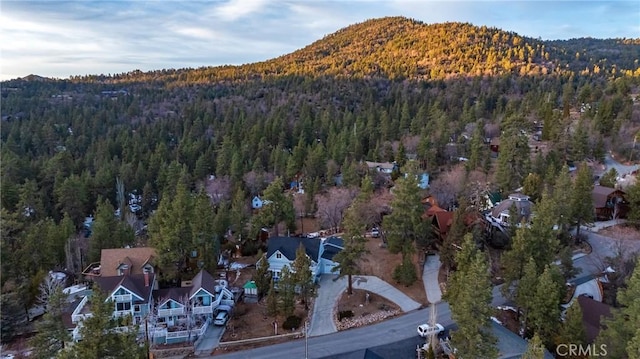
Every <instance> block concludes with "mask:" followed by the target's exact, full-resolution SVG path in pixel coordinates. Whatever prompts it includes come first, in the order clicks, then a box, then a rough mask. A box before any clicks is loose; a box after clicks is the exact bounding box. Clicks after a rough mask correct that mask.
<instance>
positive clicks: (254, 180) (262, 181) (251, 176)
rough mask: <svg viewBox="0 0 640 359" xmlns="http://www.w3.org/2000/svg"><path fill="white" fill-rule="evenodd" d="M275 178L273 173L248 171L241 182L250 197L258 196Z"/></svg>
mask: <svg viewBox="0 0 640 359" xmlns="http://www.w3.org/2000/svg"><path fill="white" fill-rule="evenodd" d="M275 178H276V176H275V175H274V174H273V173H270V172H264V171H262V172H256V171H250V172H247V173H245V174H244V176H242V180H243V181H244V184H245V186H247V189H248V190H249V194H251V196H255V195H258V194H260V193H261V192H262V191H263V190H264V189H265V188H267V186H268V185H269V183H271V182H273V180H274V179H275Z"/></svg>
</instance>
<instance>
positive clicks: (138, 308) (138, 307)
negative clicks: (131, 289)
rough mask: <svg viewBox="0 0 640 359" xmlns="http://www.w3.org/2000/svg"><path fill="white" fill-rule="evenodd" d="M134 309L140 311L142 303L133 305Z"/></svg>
mask: <svg viewBox="0 0 640 359" xmlns="http://www.w3.org/2000/svg"><path fill="white" fill-rule="evenodd" d="M133 311H134V312H139V311H140V305H139V304H136V305H134V306H133Z"/></svg>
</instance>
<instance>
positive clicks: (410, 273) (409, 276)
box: [393, 259, 418, 287]
mask: <svg viewBox="0 0 640 359" xmlns="http://www.w3.org/2000/svg"><path fill="white" fill-rule="evenodd" d="M393 279H394V280H395V281H396V282H398V283H400V284H403V285H404V286H405V287H408V286H410V285H412V284H413V283H415V281H416V280H418V275H417V274H416V268H415V267H414V265H413V263H411V260H408V259H407V260H403V261H402V263H400V264H399V265H398V266H397V267H396V268H395V269H394V270H393Z"/></svg>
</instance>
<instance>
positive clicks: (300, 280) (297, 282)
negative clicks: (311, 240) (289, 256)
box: [291, 243, 313, 310]
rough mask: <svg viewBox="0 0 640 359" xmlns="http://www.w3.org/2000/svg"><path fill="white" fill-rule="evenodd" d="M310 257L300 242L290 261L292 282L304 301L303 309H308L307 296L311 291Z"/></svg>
mask: <svg viewBox="0 0 640 359" xmlns="http://www.w3.org/2000/svg"><path fill="white" fill-rule="evenodd" d="M310 266H311V259H310V258H309V256H308V255H307V252H306V251H305V248H304V246H303V245H302V243H301V244H300V246H299V247H298V249H297V250H296V259H295V260H294V261H293V263H291V269H292V271H293V273H292V275H293V282H294V286H295V288H297V292H298V295H299V297H300V299H301V300H302V302H303V303H304V309H305V310H309V297H310V296H311V294H312V291H313V275H312V273H311V268H310Z"/></svg>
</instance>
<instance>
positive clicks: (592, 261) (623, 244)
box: [574, 231, 640, 276]
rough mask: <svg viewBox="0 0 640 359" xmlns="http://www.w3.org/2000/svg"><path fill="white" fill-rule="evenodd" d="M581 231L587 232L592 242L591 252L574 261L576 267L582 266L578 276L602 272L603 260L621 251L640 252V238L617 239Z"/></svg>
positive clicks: (590, 242)
mask: <svg viewBox="0 0 640 359" xmlns="http://www.w3.org/2000/svg"><path fill="white" fill-rule="evenodd" d="M581 233H586V234H587V237H588V239H587V240H588V241H589V244H591V253H590V254H588V255H585V256H584V257H582V258H579V259H576V260H575V261H574V265H575V266H576V267H579V268H582V272H581V273H580V274H579V275H578V276H586V275H589V274H600V273H601V272H602V270H603V269H604V268H603V260H604V259H605V258H606V257H613V256H615V254H616V253H617V252H619V251H623V252H625V253H628V254H631V253H633V252H636V253H640V240H624V239H615V238H610V237H605V236H603V235H600V234H598V233H594V232H588V231H584V232H583V231H581Z"/></svg>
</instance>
